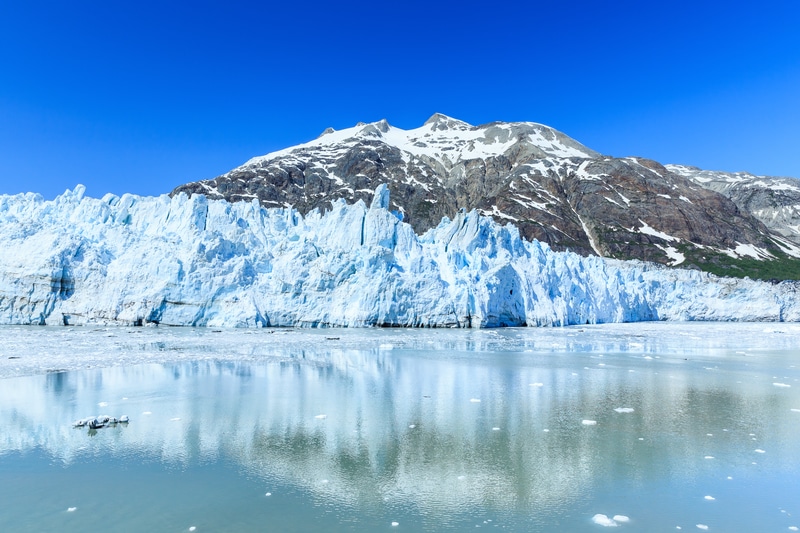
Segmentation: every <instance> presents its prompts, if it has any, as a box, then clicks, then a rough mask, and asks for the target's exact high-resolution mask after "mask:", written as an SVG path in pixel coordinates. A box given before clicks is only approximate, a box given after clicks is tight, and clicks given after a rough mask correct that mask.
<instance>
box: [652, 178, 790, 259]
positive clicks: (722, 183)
mask: <svg viewBox="0 0 800 533" xmlns="http://www.w3.org/2000/svg"><path fill="white" fill-rule="evenodd" d="M666 168H667V170H669V171H670V172H673V173H674V174H679V175H681V176H684V177H686V178H689V179H690V180H692V181H693V182H695V183H697V184H698V185H701V186H702V187H705V188H707V189H711V190H712V191H716V192H718V193H720V194H722V195H724V196H726V197H727V198H730V199H731V200H732V201H733V203H735V204H736V205H737V206H738V207H739V209H741V210H742V211H746V212H749V213H752V214H753V216H755V217H756V218H757V219H758V220H760V221H761V222H763V223H764V225H765V226H767V228H769V229H770V231H771V232H772V233H773V237H774V236H775V234H777V235H780V236H781V237H783V244H784V245H786V246H787V248H792V247H793V246H800V181H798V180H797V179H795V178H775V177H770V176H754V175H753V174H750V173H748V172H720V171H713V170H700V169H699V168H697V167H687V166H684V165H666ZM778 240H779V241H780V240H781V239H778ZM787 241H788V242H787Z"/></svg>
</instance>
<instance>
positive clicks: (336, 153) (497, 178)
mask: <svg viewBox="0 0 800 533" xmlns="http://www.w3.org/2000/svg"><path fill="white" fill-rule="evenodd" d="M381 183H386V184H388V186H389V189H390V191H391V205H390V208H391V209H395V210H397V211H399V212H401V213H402V214H403V216H404V220H405V221H406V222H408V223H409V224H411V225H412V227H413V228H414V229H415V231H416V232H417V233H423V232H425V231H426V230H427V229H429V228H431V227H434V226H436V225H437V224H438V223H439V222H440V221H441V219H442V217H444V216H447V217H450V218H452V217H453V216H454V215H455V214H456V213H457V212H458V210H459V209H460V208H466V209H468V210H471V209H477V210H478V211H480V212H481V213H482V214H485V215H488V216H492V217H493V218H494V219H495V220H497V221H498V222H500V223H505V222H510V223H512V224H514V225H516V226H517V227H518V228H519V230H520V232H521V234H522V235H523V236H524V237H526V238H527V239H538V240H540V241H543V242H546V243H548V244H549V245H550V246H551V247H553V248H554V249H556V250H567V249H569V250H571V251H574V252H577V253H580V254H583V255H589V254H598V255H602V256H606V257H614V258H619V259H643V260H648V261H656V262H660V263H664V264H672V265H679V264H680V265H681V266H684V267H686V266H692V265H694V266H699V267H700V268H702V263H703V262H704V261H714V259H713V258H714V257H716V256H720V254H723V255H727V256H729V257H733V258H736V257H745V256H752V257H754V258H755V257H757V256H761V257H769V256H771V255H772V254H774V253H780V252H781V250H780V249H779V247H778V246H777V245H776V243H775V242H774V241H773V236H772V235H771V234H770V231H769V230H768V229H767V227H766V226H765V225H764V224H763V223H762V222H761V221H759V220H758V219H757V218H755V217H754V216H753V215H752V214H751V213H749V212H748V211H747V210H745V209H742V208H741V207H740V206H737V204H736V203H735V202H734V201H732V200H731V199H729V198H727V197H725V196H724V195H722V194H719V193H718V192H715V191H713V190H710V189H708V188H706V187H703V186H701V185H700V184H698V183H697V182H696V181H692V180H691V179H688V178H687V177H684V176H681V175H679V174H677V173H675V172H671V171H670V170H668V169H667V168H665V167H664V166H662V165H660V164H659V163H656V162H655V161H650V160H647V159H640V158H613V157H605V156H601V155H600V154H598V153H596V152H594V151H592V150H590V149H588V148H586V147H584V146H582V145H581V144H579V143H577V142H576V141H574V140H572V139H570V138H569V137H567V136H565V135H564V134H562V133H560V132H558V131H556V130H553V129H551V128H548V127H546V126H542V125H539V124H532V123H492V124H488V125H484V126H478V127H473V126H470V125H469V124H466V123H464V122H461V121H458V120H455V119H451V118H449V117H445V116H443V115H434V116H433V117H431V119H429V120H428V121H427V122H426V123H425V125H423V126H422V127H420V128H417V129H415V130H408V131H405V130H400V129H397V128H393V127H391V126H389V125H388V124H387V123H386V121H380V122H376V123H374V124H365V125H359V126H356V127H354V128H350V129H348V130H342V131H339V132H336V131H332V130H326V132H325V133H323V135H322V136H320V137H319V138H318V139H316V140H314V141H311V142H309V143H306V144H305V145H300V146H297V147H294V148H289V149H286V150H282V151H280V152H275V153H273V154H269V155H267V156H264V157H258V158H255V159H252V160H251V161H248V162H247V163H246V164H244V165H243V166H241V167H239V168H237V169H234V170H232V171H231V172H228V173H227V174H224V175H222V176H219V177H217V178H215V179H212V180H206V181H199V182H194V183H188V184H186V185H182V186H180V187H178V188H176V189H175V190H174V191H173V192H172V194H177V193H180V192H185V193H187V194H205V195H206V196H207V197H209V198H225V199H228V200H230V201H240V200H245V201H252V200H253V199H257V200H258V201H259V203H260V204H261V205H263V206H265V207H281V206H285V205H292V206H293V207H295V208H296V209H298V210H299V211H301V212H303V213H305V212H308V211H310V210H312V209H321V210H325V209H327V208H328V206H330V203H331V202H332V201H333V200H336V199H338V198H345V199H347V200H348V201H351V202H354V201H357V200H363V201H364V202H366V203H369V202H370V200H371V198H372V194H373V191H374V190H375V188H376V187H377V186H378V185H380V184H381Z"/></svg>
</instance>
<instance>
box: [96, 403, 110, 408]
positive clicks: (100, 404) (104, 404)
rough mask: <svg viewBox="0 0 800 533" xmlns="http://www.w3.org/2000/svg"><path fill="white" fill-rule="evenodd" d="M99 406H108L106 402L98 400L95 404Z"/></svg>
mask: <svg viewBox="0 0 800 533" xmlns="http://www.w3.org/2000/svg"><path fill="white" fill-rule="evenodd" d="M97 405H98V406H99V407H108V402H100V403H98V404H97Z"/></svg>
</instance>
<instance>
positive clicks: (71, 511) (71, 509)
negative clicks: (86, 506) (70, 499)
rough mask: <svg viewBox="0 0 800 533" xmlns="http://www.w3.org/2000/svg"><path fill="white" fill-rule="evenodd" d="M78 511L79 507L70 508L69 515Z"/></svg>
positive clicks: (68, 509)
mask: <svg viewBox="0 0 800 533" xmlns="http://www.w3.org/2000/svg"><path fill="white" fill-rule="evenodd" d="M77 510H78V508H77V507H68V508H67V512H68V513H74V512H75V511H77Z"/></svg>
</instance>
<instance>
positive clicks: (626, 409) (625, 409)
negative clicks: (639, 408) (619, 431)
mask: <svg viewBox="0 0 800 533" xmlns="http://www.w3.org/2000/svg"><path fill="white" fill-rule="evenodd" d="M614 411H616V412H618V413H632V412H633V407H617V408H616V409H614Z"/></svg>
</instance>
